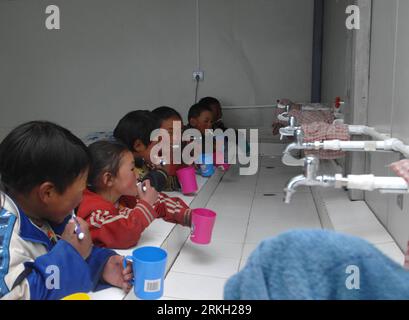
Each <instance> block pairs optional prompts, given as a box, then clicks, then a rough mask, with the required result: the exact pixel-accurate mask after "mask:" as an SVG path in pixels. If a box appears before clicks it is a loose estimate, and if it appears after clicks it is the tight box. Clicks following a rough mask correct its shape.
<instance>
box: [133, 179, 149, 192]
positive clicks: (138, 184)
mask: <svg viewBox="0 0 409 320" xmlns="http://www.w3.org/2000/svg"><path fill="white" fill-rule="evenodd" d="M141 184H142V182H141V181H139V182H138V183H137V184H136V185H137V186H140V185H141ZM146 190H147V189H146V187H145V186H144V185H142V191H143V192H146Z"/></svg>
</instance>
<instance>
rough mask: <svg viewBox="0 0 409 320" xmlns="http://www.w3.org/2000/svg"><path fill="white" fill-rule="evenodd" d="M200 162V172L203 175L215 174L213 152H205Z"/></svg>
mask: <svg viewBox="0 0 409 320" xmlns="http://www.w3.org/2000/svg"><path fill="white" fill-rule="evenodd" d="M198 163H199V164H200V174H201V175H202V176H203V177H210V176H212V175H213V174H214V165H213V153H206V154H203V155H202V156H201V158H200V161H199V162H198Z"/></svg>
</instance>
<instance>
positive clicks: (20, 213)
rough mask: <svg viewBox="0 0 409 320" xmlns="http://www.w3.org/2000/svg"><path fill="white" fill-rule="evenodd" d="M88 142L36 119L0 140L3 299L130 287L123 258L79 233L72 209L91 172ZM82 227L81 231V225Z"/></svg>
mask: <svg viewBox="0 0 409 320" xmlns="http://www.w3.org/2000/svg"><path fill="white" fill-rule="evenodd" d="M88 167H89V155H88V152H87V148H86V146H85V145H84V144H83V143H82V142H81V140H79V139H78V138H77V137H75V136H74V135H73V134H72V133H71V132H69V131H68V130H66V129H64V128H62V127H60V126H58V125H56V124H53V123H50V122H41V121H34V122H29V123H26V124H23V125H20V126H19V127H17V128H16V129H14V130H13V131H12V132H11V133H10V134H9V135H8V136H7V137H6V138H5V139H4V140H3V142H2V143H1V144H0V175H1V182H2V185H3V188H4V191H5V192H7V195H6V194H0V204H1V205H0V248H1V250H0V298H3V299H36V300H38V299H61V298H63V297H64V296H67V295H70V294H73V293H76V292H89V291H91V290H94V289H95V288H96V286H97V285H98V284H110V285H113V286H117V287H122V288H124V289H125V290H126V291H128V290H129V289H130V285H129V283H128V281H129V280H130V279H131V278H132V272H131V268H130V266H128V267H127V268H126V269H125V270H123V268H122V261H123V257H121V256H118V255H116V254H115V252H113V251H110V250H107V249H101V248H97V247H93V246H92V239H91V236H90V233H89V230H88V227H87V224H86V223H85V221H83V220H82V219H78V220H77V221H78V224H79V226H80V229H81V231H82V232H83V234H84V237H83V238H82V240H80V239H79V235H78V234H76V232H75V229H76V222H75V221H74V220H73V218H72V215H71V212H72V210H73V209H74V208H75V207H76V206H77V205H78V204H79V202H80V200H81V197H82V192H83V190H84V188H85V184H86V179H87V175H88ZM77 232H78V231H77Z"/></svg>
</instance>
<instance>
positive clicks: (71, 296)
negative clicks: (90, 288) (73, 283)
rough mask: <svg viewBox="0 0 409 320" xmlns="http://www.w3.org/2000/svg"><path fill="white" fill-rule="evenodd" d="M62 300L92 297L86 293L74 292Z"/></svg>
mask: <svg viewBox="0 0 409 320" xmlns="http://www.w3.org/2000/svg"><path fill="white" fill-rule="evenodd" d="M62 300H91V297H90V296H89V295H88V294H86V293H74V294H71V295H69V296H66V297H64V298H62Z"/></svg>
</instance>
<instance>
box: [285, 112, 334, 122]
mask: <svg viewBox="0 0 409 320" xmlns="http://www.w3.org/2000/svg"><path fill="white" fill-rule="evenodd" d="M289 116H290V117H291V116H293V117H295V118H296V119H297V123H298V124H299V125H303V124H309V123H314V122H325V123H328V124H331V123H333V122H334V120H335V117H334V114H333V113H332V112H331V111H330V110H325V111H323V110H318V111H312V110H308V111H300V110H291V111H290V112H289Z"/></svg>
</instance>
